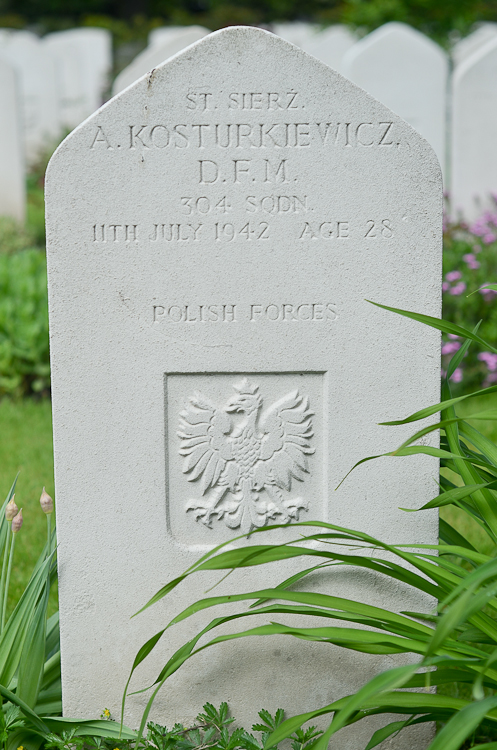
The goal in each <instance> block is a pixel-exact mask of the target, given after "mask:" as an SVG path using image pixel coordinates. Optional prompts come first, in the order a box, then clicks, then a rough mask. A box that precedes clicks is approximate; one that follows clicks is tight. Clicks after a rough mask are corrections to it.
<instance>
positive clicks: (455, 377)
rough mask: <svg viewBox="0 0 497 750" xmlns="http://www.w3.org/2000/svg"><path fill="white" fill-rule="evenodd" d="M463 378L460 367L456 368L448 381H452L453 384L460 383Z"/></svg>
mask: <svg viewBox="0 0 497 750" xmlns="http://www.w3.org/2000/svg"><path fill="white" fill-rule="evenodd" d="M462 378H463V372H462V370H461V368H460V367H456V369H455V370H454V372H453V373H452V375H451V376H450V379H451V380H453V381H454V383H460V382H461V380H462Z"/></svg>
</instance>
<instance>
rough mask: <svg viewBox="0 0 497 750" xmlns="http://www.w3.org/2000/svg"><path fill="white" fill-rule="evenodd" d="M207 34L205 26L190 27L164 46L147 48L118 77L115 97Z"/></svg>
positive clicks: (172, 36) (114, 87)
mask: <svg viewBox="0 0 497 750" xmlns="http://www.w3.org/2000/svg"><path fill="white" fill-rule="evenodd" d="M207 34H209V30H208V29H204V28H203V26H189V27H187V28H185V29H184V31H179V32H178V33H177V34H172V35H171V38H170V39H166V41H165V42H164V44H154V45H153V46H152V47H147V48H146V49H144V50H143V52H141V53H140V54H139V55H137V56H136V57H135V59H134V60H133V62H132V63H130V64H129V65H128V67H127V68H124V70H122V71H121V72H120V73H119V75H118V76H117V77H116V80H115V81H114V85H113V87H112V93H113V95H116V94H118V93H119V92H120V91H122V90H123V89H125V88H127V87H128V86H130V85H131V84H132V83H133V82H134V81H136V80H137V79H138V78H141V76H142V75H144V74H145V73H148V72H149V71H150V70H152V69H153V68H156V67H157V66H159V65H160V64H161V63H163V62H164V61H165V60H167V59H168V58H169V57H172V56H173V55H176V54H177V53H178V52H181V50H184V49H185V48H186V47H189V46H190V45H191V44H194V42H198V41H199V40H200V39H203V38H204V36H207Z"/></svg>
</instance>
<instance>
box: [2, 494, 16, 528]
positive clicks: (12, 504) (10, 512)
mask: <svg viewBox="0 0 497 750" xmlns="http://www.w3.org/2000/svg"><path fill="white" fill-rule="evenodd" d="M14 498H15V495H12V499H11V500H10V501H9V502H8V503H7V506H6V508H5V518H6V519H7V521H8V522H9V523H10V522H11V521H12V519H13V518H14V516H17V514H18V513H19V508H18V507H17V505H16V501H15V500H14Z"/></svg>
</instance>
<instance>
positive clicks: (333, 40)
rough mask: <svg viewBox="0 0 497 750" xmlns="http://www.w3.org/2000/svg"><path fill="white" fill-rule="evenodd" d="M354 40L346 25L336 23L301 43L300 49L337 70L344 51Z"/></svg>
mask: <svg viewBox="0 0 497 750" xmlns="http://www.w3.org/2000/svg"><path fill="white" fill-rule="evenodd" d="M356 41H357V39H356V37H355V36H354V34H352V32H351V31H349V29H348V28H347V27H346V26H341V25H336V26H330V28H328V29H325V30H324V31H322V32H321V33H320V34H316V36H314V37H312V38H310V39H309V40H308V41H307V42H305V43H304V44H303V45H302V49H303V50H305V52H308V53H309V54H310V55H313V56H314V57H317V59H318V60H321V62H324V63H325V64H326V65H329V66H330V68H333V69H334V70H338V71H339V70H341V65H342V60H343V57H344V55H345V53H346V52H348V51H349V49H350V48H351V47H352V46H353V45H354V44H355V42H356Z"/></svg>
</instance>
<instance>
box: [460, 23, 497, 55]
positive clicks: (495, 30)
mask: <svg viewBox="0 0 497 750" xmlns="http://www.w3.org/2000/svg"><path fill="white" fill-rule="evenodd" d="M495 37H497V23H483V24H481V26H479V28H477V29H476V31H473V32H472V33H471V34H468V36H466V37H464V38H463V39H461V40H460V41H459V42H457V44H455V45H454V47H453V48H452V59H453V60H454V65H460V64H461V63H462V62H464V60H466V59H467V58H468V57H469V56H470V55H472V54H473V53H474V52H478V50H479V49H480V48H481V47H483V45H485V44H486V43H487V42H490V41H491V40H492V39H494V38H495Z"/></svg>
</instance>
